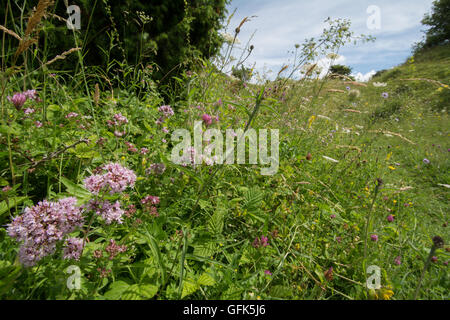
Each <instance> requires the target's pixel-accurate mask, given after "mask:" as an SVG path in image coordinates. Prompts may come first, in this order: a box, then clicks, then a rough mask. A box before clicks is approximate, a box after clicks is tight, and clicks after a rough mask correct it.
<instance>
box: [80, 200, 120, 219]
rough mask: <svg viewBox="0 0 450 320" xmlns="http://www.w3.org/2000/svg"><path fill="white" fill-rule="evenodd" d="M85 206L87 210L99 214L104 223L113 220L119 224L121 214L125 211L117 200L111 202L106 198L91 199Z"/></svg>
mask: <svg viewBox="0 0 450 320" xmlns="http://www.w3.org/2000/svg"><path fill="white" fill-rule="evenodd" d="M85 208H86V210H88V211H93V212H95V213H96V214H98V215H100V216H101V217H102V218H103V219H104V220H105V223H106V224H111V223H112V222H113V221H116V222H117V223H119V224H121V223H123V220H122V216H123V214H124V213H125V211H123V210H122V208H121V207H120V202H119V201H116V202H115V203H114V204H112V203H111V202H110V201H108V200H104V201H100V200H91V201H89V202H88V203H87V204H86V206H85Z"/></svg>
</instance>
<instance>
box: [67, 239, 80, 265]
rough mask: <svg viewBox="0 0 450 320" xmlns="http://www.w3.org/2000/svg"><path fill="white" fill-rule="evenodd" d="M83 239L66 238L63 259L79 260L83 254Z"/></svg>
mask: <svg viewBox="0 0 450 320" xmlns="http://www.w3.org/2000/svg"><path fill="white" fill-rule="evenodd" d="M83 242H84V241H83V239H80V238H68V239H66V242H65V245H66V246H65V248H64V259H68V260H69V259H74V260H80V257H81V254H82V253H83Z"/></svg>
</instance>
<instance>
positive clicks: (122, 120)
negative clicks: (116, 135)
mask: <svg viewBox="0 0 450 320" xmlns="http://www.w3.org/2000/svg"><path fill="white" fill-rule="evenodd" d="M107 122H108V125H109V126H117V127H118V126H121V125H123V124H127V123H128V119H127V118H126V117H125V116H123V115H122V113H116V114H115V115H114V116H113V120H108V121H107Z"/></svg>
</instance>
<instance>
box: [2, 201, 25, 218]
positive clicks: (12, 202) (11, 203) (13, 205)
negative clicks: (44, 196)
mask: <svg viewBox="0 0 450 320" xmlns="http://www.w3.org/2000/svg"><path fill="white" fill-rule="evenodd" d="M27 199H28V197H14V198H8V202H9V206H8V204H7V203H6V201H2V202H0V216H1V215H3V214H4V213H5V212H8V210H9V209H11V208H14V207H15V206H16V205H19V204H21V203H22V202H24V201H25V200H27Z"/></svg>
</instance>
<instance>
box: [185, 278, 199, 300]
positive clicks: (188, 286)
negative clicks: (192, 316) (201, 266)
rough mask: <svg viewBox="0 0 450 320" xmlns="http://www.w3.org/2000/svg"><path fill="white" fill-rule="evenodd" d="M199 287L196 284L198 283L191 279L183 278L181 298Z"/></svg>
mask: <svg viewBox="0 0 450 320" xmlns="http://www.w3.org/2000/svg"><path fill="white" fill-rule="evenodd" d="M199 288H200V286H199V285H198V283H197V282H196V281H194V280H192V279H184V281H183V291H182V293H181V299H183V298H184V297H186V296H188V295H190V294H193V293H194V292H196V291H197V290H198V289H199Z"/></svg>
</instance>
